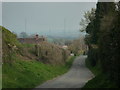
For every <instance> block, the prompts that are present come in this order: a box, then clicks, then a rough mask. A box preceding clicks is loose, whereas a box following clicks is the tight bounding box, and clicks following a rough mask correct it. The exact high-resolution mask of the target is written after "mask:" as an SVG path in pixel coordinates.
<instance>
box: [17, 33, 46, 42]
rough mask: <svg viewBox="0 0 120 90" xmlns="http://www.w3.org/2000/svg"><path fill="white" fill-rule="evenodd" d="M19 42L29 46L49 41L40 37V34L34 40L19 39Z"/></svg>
mask: <svg viewBox="0 0 120 90" xmlns="http://www.w3.org/2000/svg"><path fill="white" fill-rule="evenodd" d="M18 41H19V42H21V43H28V44H38V43H40V42H43V41H47V40H46V38H45V37H43V36H41V37H39V35H38V34H36V35H35V37H34V38H18Z"/></svg>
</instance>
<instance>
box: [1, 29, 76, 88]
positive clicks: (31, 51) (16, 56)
mask: <svg viewBox="0 0 120 90" xmlns="http://www.w3.org/2000/svg"><path fill="white" fill-rule="evenodd" d="M2 39H3V40H2V45H3V48H2V49H3V65H2V88H34V87H36V86H37V85H40V84H41V83H43V82H45V81H47V80H49V79H52V78H54V77H57V76H59V75H61V74H63V73H65V72H67V71H68V70H69V68H70V67H71V65H72V62H73V60H74V59H75V57H74V56H70V57H69V58H68V54H66V51H65V50H63V49H62V48H60V47H58V46H56V45H52V44H49V43H47V42H43V43H41V45H40V46H39V48H38V49H39V50H40V52H39V53H40V56H36V51H35V45H34V44H21V43H20V42H19V41H18V40H17V36H16V35H15V34H13V33H11V32H10V31H9V30H7V29H6V28H4V27H2ZM46 52H47V53H46ZM57 55H58V56H57ZM43 57H44V58H43ZM55 58H57V59H55ZM43 59H44V61H42V60H43ZM55 60H58V61H55Z"/></svg>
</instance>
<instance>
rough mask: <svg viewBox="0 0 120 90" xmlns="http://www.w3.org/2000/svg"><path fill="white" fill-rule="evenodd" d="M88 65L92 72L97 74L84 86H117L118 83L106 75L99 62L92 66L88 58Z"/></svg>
mask: <svg viewBox="0 0 120 90" xmlns="http://www.w3.org/2000/svg"><path fill="white" fill-rule="evenodd" d="M86 66H87V67H88V68H89V69H90V70H91V71H92V73H93V74H94V75H95V78H93V79H92V80H90V81H88V82H87V83H86V85H85V86H84V87H83V89H85V88H116V85H115V84H114V83H113V82H112V81H110V80H109V79H108V78H107V76H106V75H104V74H103V73H102V71H101V69H100V66H99V64H98V65H96V66H95V67H92V66H91V65H90V62H89V60H88V59H86Z"/></svg>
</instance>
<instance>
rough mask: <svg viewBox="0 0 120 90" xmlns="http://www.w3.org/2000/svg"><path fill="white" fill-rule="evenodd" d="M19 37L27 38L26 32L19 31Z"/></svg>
mask: <svg viewBox="0 0 120 90" xmlns="http://www.w3.org/2000/svg"><path fill="white" fill-rule="evenodd" d="M20 37H21V38H27V37H28V34H27V33H26V32H21V33H20Z"/></svg>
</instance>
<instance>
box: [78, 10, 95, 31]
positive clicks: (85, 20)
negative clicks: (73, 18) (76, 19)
mask: <svg viewBox="0 0 120 90" xmlns="http://www.w3.org/2000/svg"><path fill="white" fill-rule="evenodd" d="M94 18H95V9H94V8H92V9H91V11H87V12H85V14H84V18H83V19H81V22H80V26H81V28H80V31H81V32H83V31H85V30H86V27H87V25H88V24H89V23H90V22H91V21H92V20H94Z"/></svg>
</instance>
